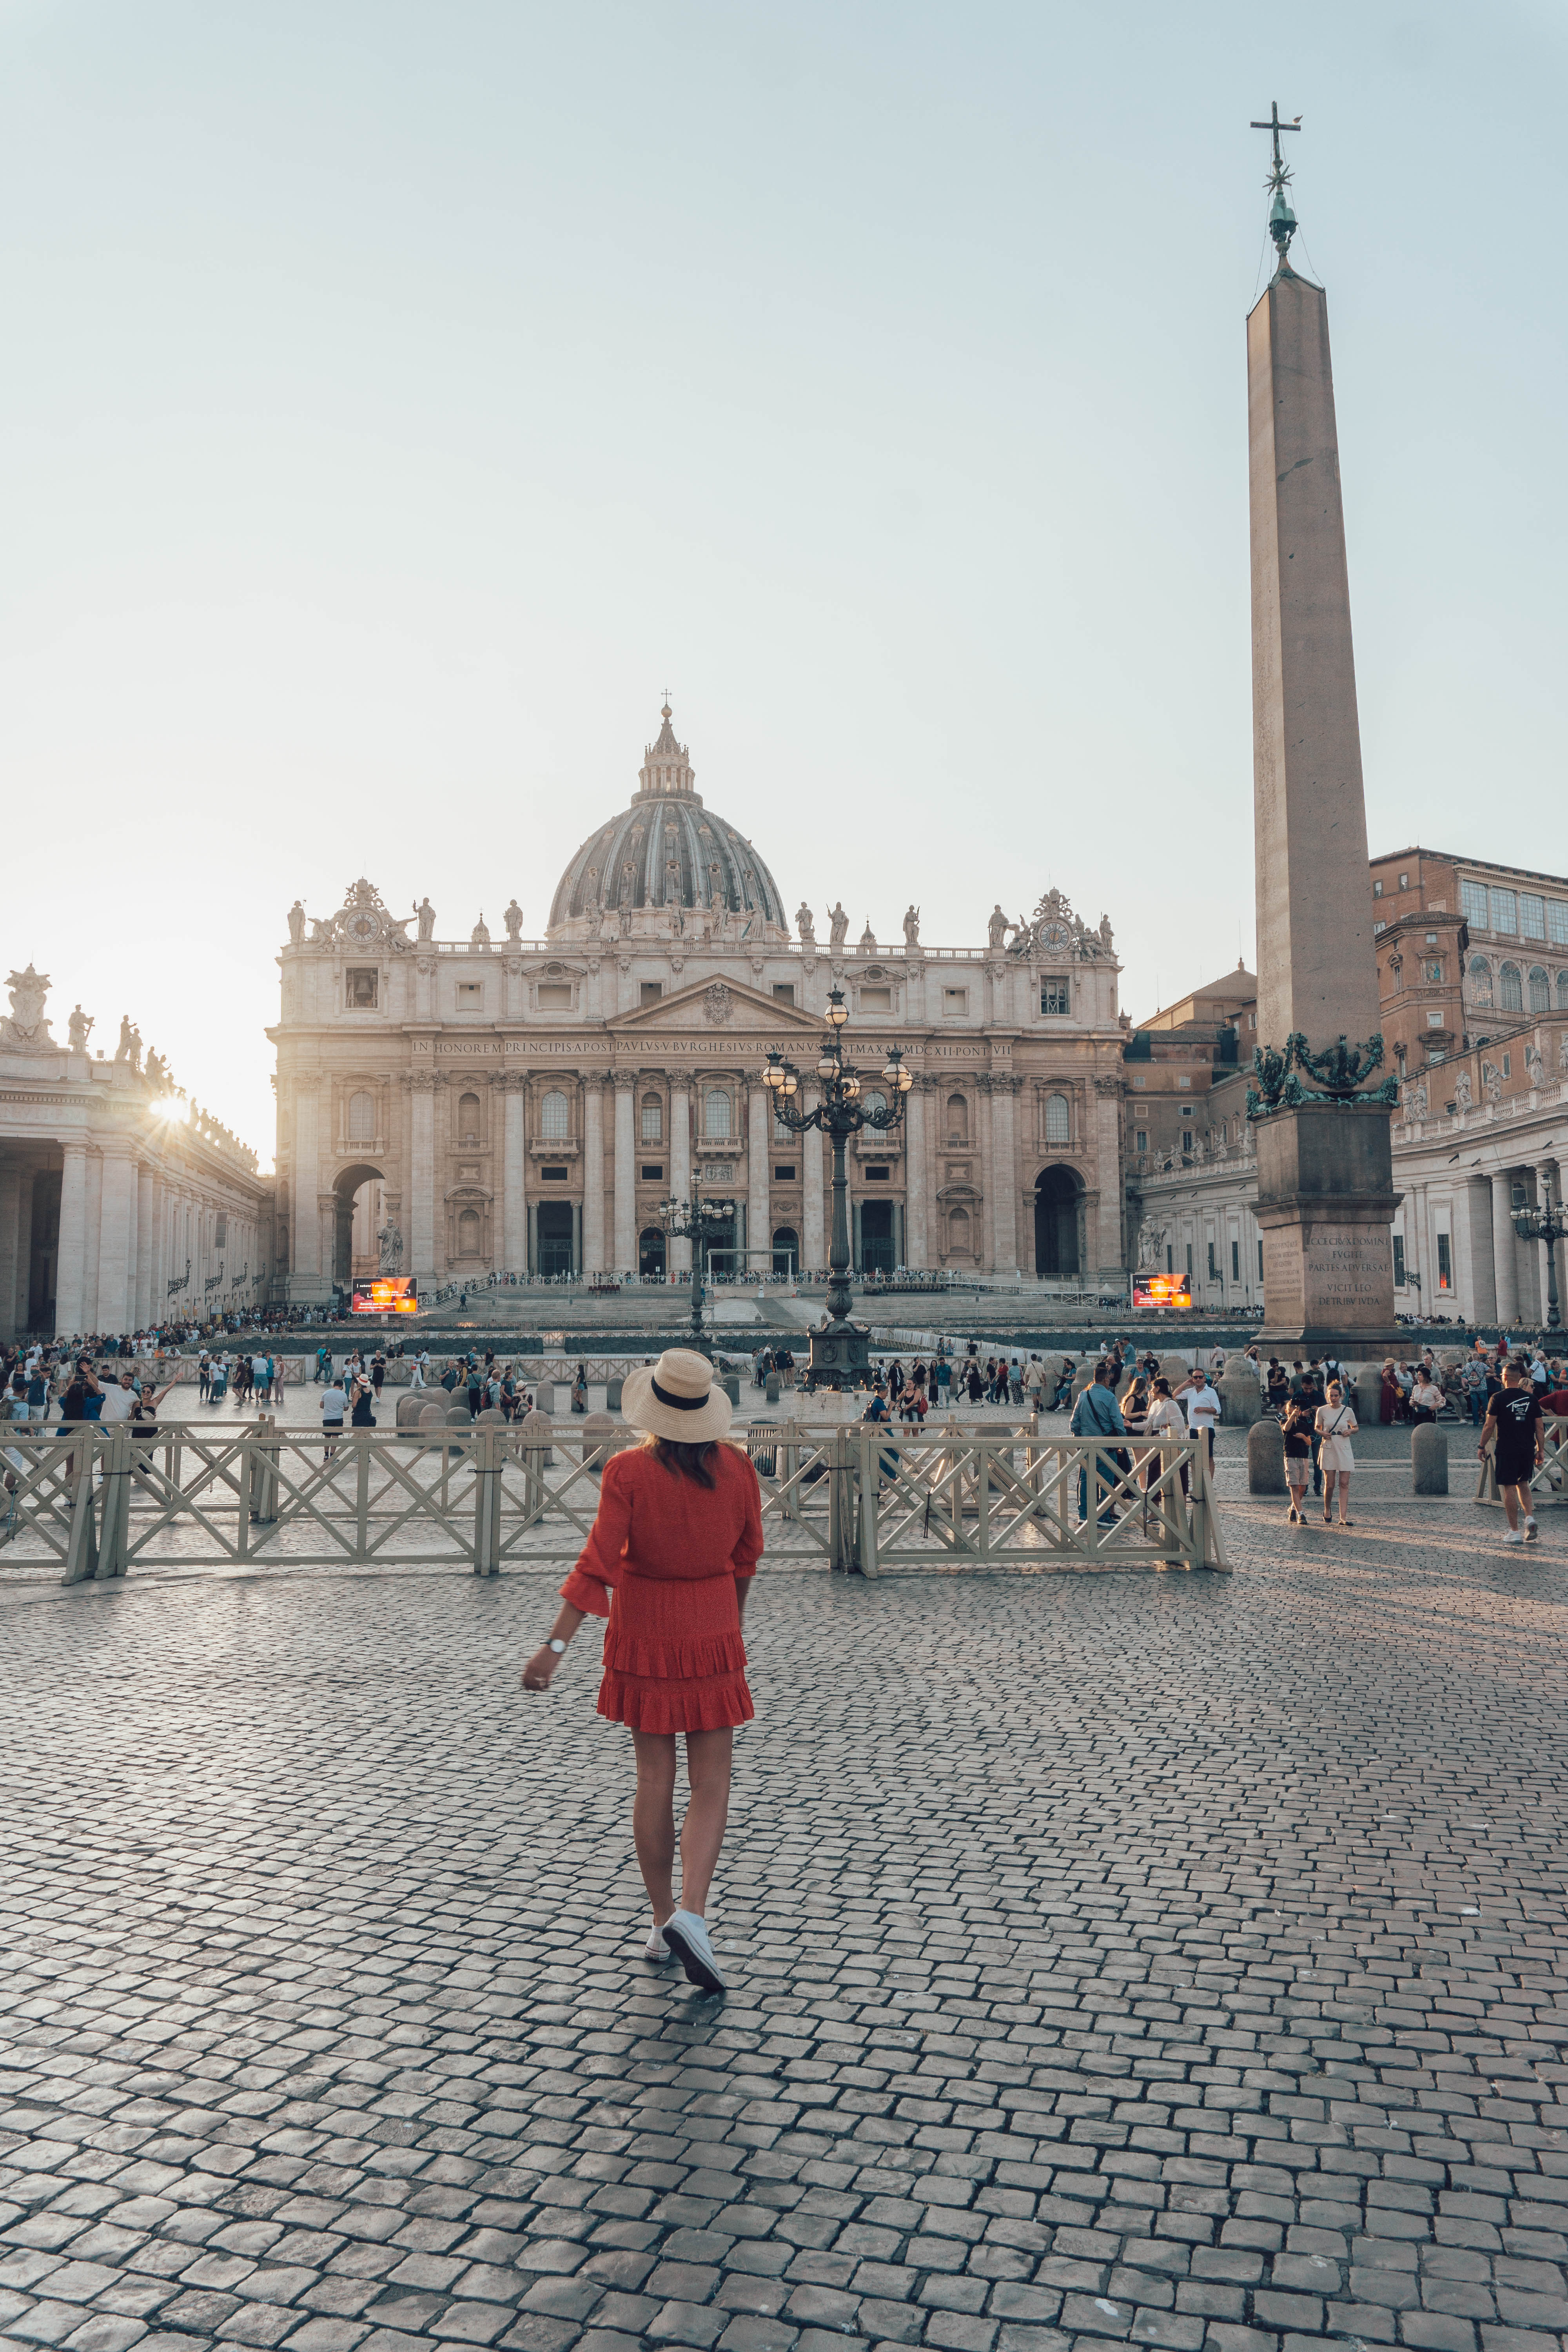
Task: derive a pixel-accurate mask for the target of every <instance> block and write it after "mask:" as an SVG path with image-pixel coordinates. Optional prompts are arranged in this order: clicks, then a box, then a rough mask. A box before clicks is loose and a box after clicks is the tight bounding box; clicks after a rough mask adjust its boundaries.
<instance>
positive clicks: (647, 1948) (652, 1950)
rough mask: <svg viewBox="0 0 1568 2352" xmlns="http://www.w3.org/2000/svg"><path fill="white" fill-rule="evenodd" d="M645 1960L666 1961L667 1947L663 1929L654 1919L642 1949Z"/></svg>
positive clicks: (667, 1955) (667, 1956)
mask: <svg viewBox="0 0 1568 2352" xmlns="http://www.w3.org/2000/svg"><path fill="white" fill-rule="evenodd" d="M642 1956H643V1958H644V1959H645V1960H668V1958H669V1946H668V1944H667V1943H666V1942H665V1940H664V1929H663V1928H662V1927H660V1926H659V1924H658V1920H657V1919H656V1920H655V1921H654V1923H653V1926H652V1927H650V1928H649V1929H648V1931H647V1943H646V1944H645V1945H644V1946H643V1948H642Z"/></svg>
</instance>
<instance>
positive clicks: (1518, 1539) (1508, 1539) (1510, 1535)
mask: <svg viewBox="0 0 1568 2352" xmlns="http://www.w3.org/2000/svg"><path fill="white" fill-rule="evenodd" d="M1503 1541H1504V1543H1517V1544H1521V1543H1522V1542H1523V1541H1524V1538H1523V1537H1522V1536H1521V1534H1520V1531H1519V1529H1518V1528H1509V1529H1508V1530H1507V1531H1506V1533H1505V1534H1504V1536H1503Z"/></svg>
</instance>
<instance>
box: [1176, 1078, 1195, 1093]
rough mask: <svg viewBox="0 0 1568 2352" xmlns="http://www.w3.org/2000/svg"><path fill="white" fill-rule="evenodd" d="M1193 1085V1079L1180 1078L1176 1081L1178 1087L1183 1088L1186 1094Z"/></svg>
mask: <svg viewBox="0 0 1568 2352" xmlns="http://www.w3.org/2000/svg"><path fill="white" fill-rule="evenodd" d="M1192 1083H1193V1082H1192V1080H1191V1078H1178V1079H1177V1080H1176V1084H1177V1086H1178V1087H1180V1088H1181V1090H1182V1091H1183V1093H1185V1092H1186V1091H1187V1089H1188V1088H1189V1087H1191V1085H1192Z"/></svg>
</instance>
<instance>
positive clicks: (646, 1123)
mask: <svg viewBox="0 0 1568 2352" xmlns="http://www.w3.org/2000/svg"><path fill="white" fill-rule="evenodd" d="M642 1139H643V1141H644V1142H645V1143H662V1142H663V1141H664V1105H663V1104H662V1103H661V1102H660V1100H659V1098H658V1096H657V1095H644V1097H643V1098H642Z"/></svg>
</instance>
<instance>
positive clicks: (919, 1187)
mask: <svg viewBox="0 0 1568 2352" xmlns="http://www.w3.org/2000/svg"><path fill="white" fill-rule="evenodd" d="M904 1248H905V1251H906V1253H907V1255H906V1256H905V1260H904V1263H905V1264H906V1265H910V1266H914V1267H916V1268H921V1269H923V1268H924V1267H926V1266H928V1265H930V1264H931V1244H930V1242H929V1240H928V1238H927V1234H926V1089H925V1082H924V1080H923V1078H921V1077H919V1076H917V1077H916V1079H915V1082H914V1085H913V1086H912V1087H910V1090H909V1093H908V1094H907V1095H906V1096H905V1097H904Z"/></svg>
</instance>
